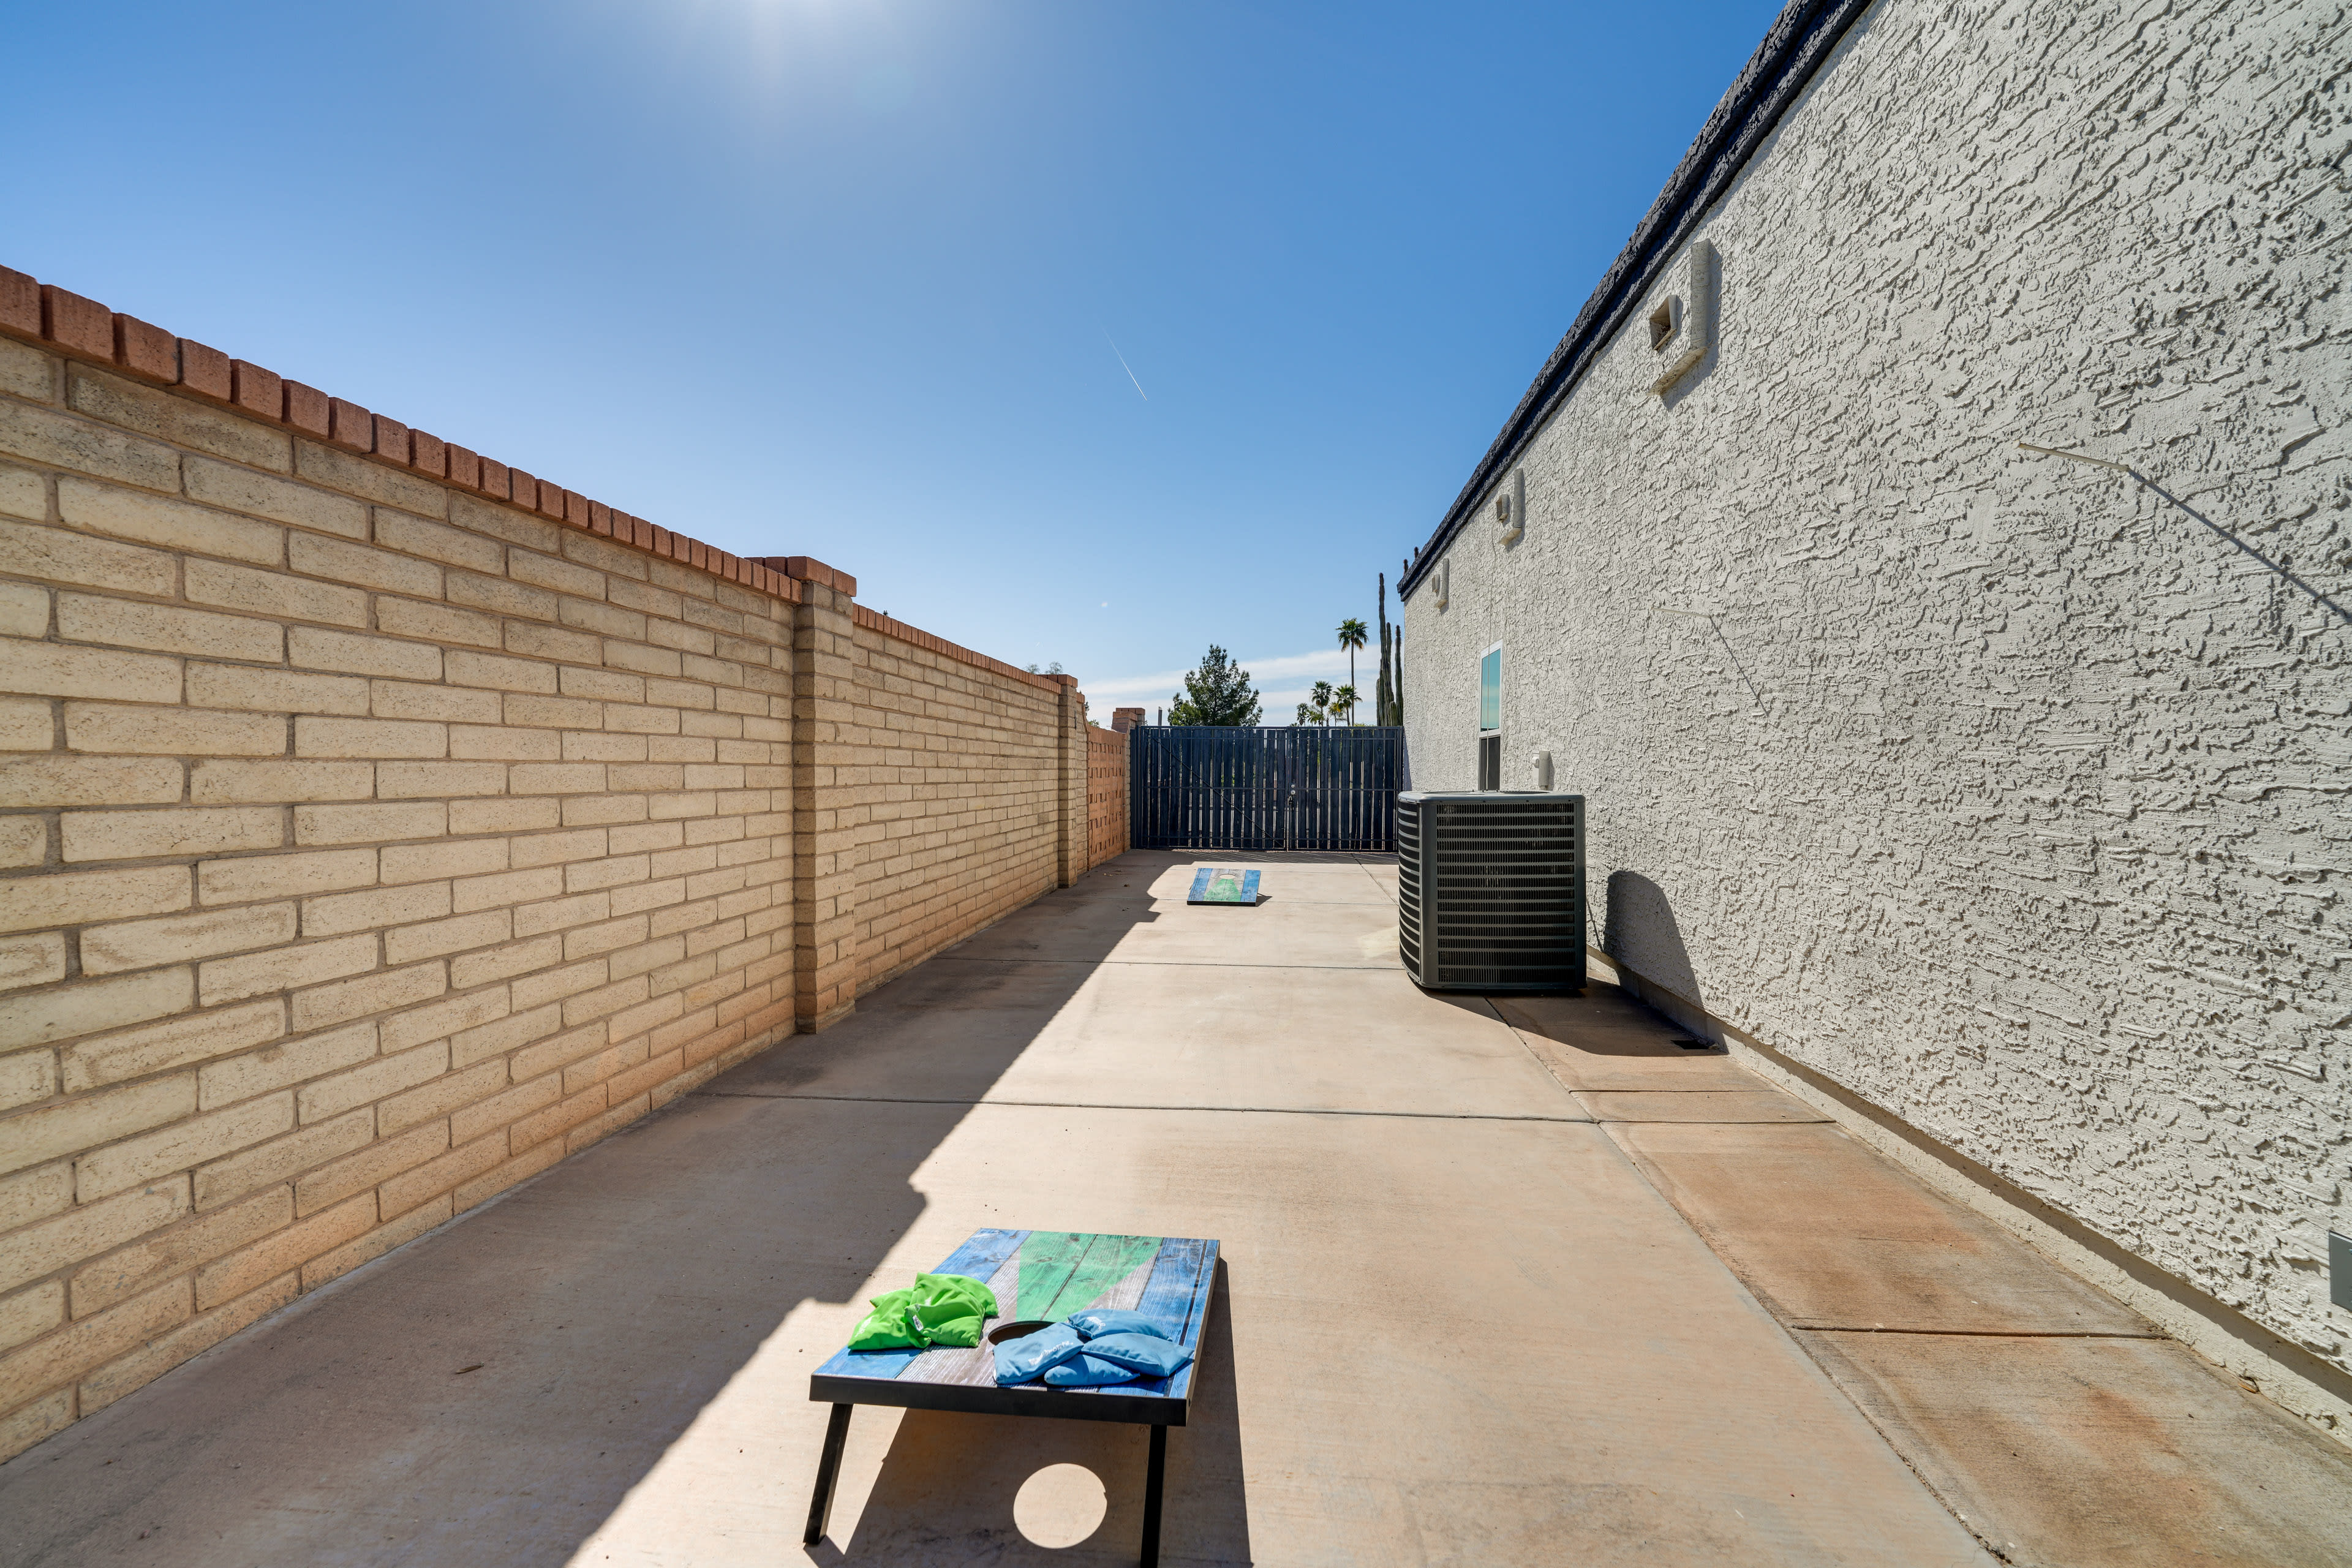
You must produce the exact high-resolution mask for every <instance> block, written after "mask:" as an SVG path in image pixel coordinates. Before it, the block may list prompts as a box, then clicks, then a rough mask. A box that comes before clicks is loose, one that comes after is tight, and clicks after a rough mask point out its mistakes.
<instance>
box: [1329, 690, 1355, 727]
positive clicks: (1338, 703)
mask: <svg viewBox="0 0 2352 1568" xmlns="http://www.w3.org/2000/svg"><path fill="white" fill-rule="evenodd" d="M1358 701H1360V698H1359V697H1358V696H1357V695H1356V689H1355V688H1354V687H1352V686H1343V687H1341V688H1339V690H1337V691H1334V692H1333V693H1331V711H1333V712H1334V713H1338V714H1341V715H1344V716H1345V718H1346V721H1348V722H1349V723H1350V724H1352V723H1354V722H1355V721H1356V704H1357V702H1358Z"/></svg>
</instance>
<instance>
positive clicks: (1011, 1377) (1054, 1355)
mask: <svg viewBox="0 0 2352 1568" xmlns="http://www.w3.org/2000/svg"><path fill="white" fill-rule="evenodd" d="M1085 1348H1086V1342H1085V1341H1084V1340H1082V1339H1080V1338H1078V1331H1077V1330H1076V1329H1074V1328H1072V1327H1070V1326H1069V1325H1068V1324H1067V1323H1052V1324H1048V1325H1047V1326H1046V1327H1045V1328H1042V1329H1040V1330H1038V1331H1036V1332H1035V1333H1034V1334H1024V1335H1023V1336H1022V1337H1021V1338H1019V1339H1017V1340H1006V1341H1005V1342H1003V1343H1002V1344H996V1345H991V1346H989V1349H991V1350H992V1351H994V1352H996V1385H997V1386H998V1387H999V1388H1009V1387H1011V1386H1012V1385H1013V1384H1016V1383H1034V1382H1036V1381H1037V1377H1038V1374H1039V1373H1043V1372H1045V1370H1046V1369H1047V1368H1048V1367H1053V1366H1057V1365H1059V1364H1060V1363H1063V1362H1066V1361H1067V1360H1069V1358H1070V1357H1072V1356H1074V1355H1076V1354H1077V1353H1078V1352H1080V1351H1081V1350H1083V1349H1085Z"/></svg>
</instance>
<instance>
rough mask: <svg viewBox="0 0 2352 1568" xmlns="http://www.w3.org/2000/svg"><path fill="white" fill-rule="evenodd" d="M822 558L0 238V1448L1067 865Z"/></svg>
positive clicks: (1051, 809)
mask: <svg viewBox="0 0 2352 1568" xmlns="http://www.w3.org/2000/svg"><path fill="white" fill-rule="evenodd" d="M109 329H111V330H109ZM12 334H13V335H12ZM142 378H143V379H144V381H146V382H152V383H156V384H142ZM855 594H856V579H855V578H852V577H850V576H849V575H848V574H845V573H841V572H838V571H835V570H834V569H833V568H830V567H827V566H825V565H824V564H823V563H817V562H812V561H810V560H808V559H807V558H806V557H801V556H793V557H772V558H767V559H765V560H761V561H751V560H745V559H741V558H739V557H736V556H733V555H730V554H728V553H727V552H723V551H719V550H716V549H714V548H712V547H710V546H709V545H707V544H704V543H702V542H699V541H697V540H693V539H690V538H688V537H687V536H685V535H683V534H677V533H673V532H671V531H668V530H667V529H664V528H660V527H657V526H656V525H654V524H651V523H648V522H646V521H645V520H643V519H641V518H635V517H631V516H629V515H627V514H625V513H622V512H618V511H615V510H612V509H611V508H609V507H606V506H604V504H603V503H601V502H596V501H592V500H587V499H585V498H583V497H582V496H580V495H579V494H577V493H575V492H573V491H570V490H566V489H560V488H558V487H556V486H554V485H552V484H551V483H549V482H548V481H546V480H542V479H535V478H534V477H533V476H531V475H530V474H527V473H525V472H523V471H522V470H520V469H515V468H509V466H508V465H505V464H502V463H498V462H494V461H492V460H490V459H488V458H480V457H478V456H477V455H476V454H474V453H473V452H471V451H470V450H468V449H467V448H465V447H458V446H456V445H454V444H451V443H445V442H443V441H441V440H440V439H439V438H437V437H432V436H428V435H426V434H425V433H424V432H422V431H412V430H411V429H410V428H409V427H408V426H404V425H402V424H400V423H399V422H397V421H394V420H390V419H387V418H385V417H383V416H376V415H371V414H370V413H369V411H367V410H365V409H362V408H359V407H358V406H357V405H352V404H348V403H345V402H343V401H342V400H341V399H332V398H329V397H327V396H326V395H324V394H322V393H319V392H317V391H315V390H314V389H311V388H309V387H305V386H302V385H301V384H299V383H295V382H290V381H285V380H283V379H282V378H280V377H278V376H275V375H273V374H270V373H268V372H267V371H263V370H260V369H259V368H258V367H256V366H253V365H249V364H247V363H245V362H243V361H232V360H230V359H228V358H227V356H226V355H223V354H220V353H216V352H215V351H214V350H211V349H208V348H206V347H205V346H204V345H202V344H197V343H194V342H186V341H184V340H178V339H173V338H171V337H170V336H169V335H168V334H163V333H160V332H159V331H157V330H155V329H153V328H150V327H147V326H145V325H144V324H143V323H140V322H135V321H131V319H130V318H128V317H119V316H112V315H110V313H109V312H107V311H106V310H105V309H104V307H102V306H98V305H96V304H94V303H92V302H91V301H88V300H79V299H78V298H77V297H75V296H72V295H69V294H66V293H64V292H63V291H61V290H57V289H37V288H36V287H35V286H34V285H33V283H32V281H31V280H30V279H26V278H24V277H23V276H22V275H21V274H16V273H12V272H9V271H7V270H6V269H5V268H0V1458H5V1457H6V1456H7V1455H8V1454H12V1453H15V1452H16V1451H18V1450H20V1449H22V1448H24V1447H26V1446H28V1445H30V1444H32V1443H34V1442H37V1441H38V1440H39V1439H40V1438H41V1437H43V1436H47V1434H48V1433H50V1432H53V1431H55V1430H57V1429H58V1427H59V1426H63V1425H65V1424H67V1423H68V1422H69V1421H71V1420H73V1419H75V1418H76V1417H78V1416H79V1415H86V1414H88V1413H89V1412H90V1411H92V1410H95V1409H97V1408H99V1407H100V1405H105V1404H106V1403H108V1402H110V1401H111V1400H113V1399H116V1398H119V1397H121V1395H123V1394H127V1393H130V1392H131V1390H133V1389H135V1388H137V1387H138V1386H139V1385H140V1384H142V1383H145V1382H146V1381H148V1380H149V1379H152V1378H153V1377H155V1376H157V1375H159V1374H160V1373H163V1372H166V1371H168V1370H170V1368H171V1367H173V1365H175V1364H177V1363H179V1362H181V1361H184V1360H185V1359H186V1358H187V1357H189V1356H191V1355H194V1354H195V1353H196V1352H199V1351H201V1350H203V1349H204V1348H205V1346H207V1345H209V1344H212V1343H214V1342H217V1341H219V1340H220V1339H222V1338H224V1337H226V1335H228V1334H230V1333H233V1332H235V1331H236V1330H238V1329H239V1328H242V1327H243V1326H245V1325H246V1324H247V1323H249V1322H251V1321H254V1320H255V1319H257V1318H258V1317H260V1316H261V1315H262V1314H264V1313H266V1312H268V1311H269V1310H273V1309H274V1308H277V1307H278V1306H281V1305H283V1304H285V1303H286V1302H288V1301H289V1300H293V1299H294V1298H295V1297H297V1296H299V1294H300V1293H301V1292H303V1291H305V1290H308V1289H313V1288H315V1287H316V1286H318V1285H320V1284H321V1283H323V1282H325V1281H326V1280H329V1279H334V1278H336V1277H337V1276H339V1275H341V1274H342V1273H344V1272H346V1271H348V1270H349V1269H351V1268H355V1267H357V1266H358V1265H359V1264H361V1263H362V1262H365V1261H366V1260H368V1259H369V1258H374V1257H377V1256H380V1255H381V1254H383V1252H385V1251H387V1250H389V1249H390V1248H392V1247H395V1246H398V1245H399V1244H401V1243H403V1242H405V1241H408V1240H410V1239H413V1238H414V1237H416V1236H419V1235H421V1234H423V1233H424V1232H425V1231H426V1230H428V1229H430V1228H431V1227H432V1226H435V1225H436V1224H438V1223H439V1222H441V1221H442V1220H445V1219H446V1218H448V1217H450V1216H451V1215H454V1214H456V1213H457V1212H459V1211H462V1210H463V1209H465V1208H467V1207H468V1206H469V1205H474V1204H477V1203H479V1202H481V1201H483V1200H484V1199H486V1198H488V1197H489V1196H491V1195H493V1194H496V1193H498V1192H499V1191H501V1190H503V1189H505V1188H506V1187H508V1186H509V1185H511V1184H513V1183H515V1182H517V1181H520V1180H521V1179H523V1178H524V1177H526V1176H529V1175H531V1174H533V1173H537V1172H539V1171H541V1170H544V1169H545V1168H547V1167H548V1166H550V1165H551V1164H553V1163H555V1162H556V1161H558V1160H560V1159H562V1157H563V1156H564V1155H565V1154H566V1153H568V1152H572V1151H574V1150H577V1149H579V1148H582V1147H583V1146H584V1145H586V1144H588V1143H591V1142H594V1141H595V1140H596V1139H598V1138H601V1137H603V1136H604V1134H606V1133H607V1132H610V1131H614V1129H615V1128H618V1127H620V1126H623V1125H625V1123H627V1122H628V1121H631V1120H632V1119H634V1118H635V1117H637V1116H640V1115H642V1114H644V1113H645V1112H646V1110H650V1109H652V1108H653V1107H655V1106H657V1105H660V1104H662V1103H663V1102H665V1101H666V1100H669V1099H671V1098H673V1097H675V1096H676V1095H677V1094H679V1093H681V1092H683V1091H684V1090H686V1089H688V1088H690V1087H692V1086H693V1085H694V1084H696V1083H698V1082H699V1081H701V1080H702V1079H706V1078H708V1077H709V1076H710V1075H711V1074H713V1073H715V1072H717V1071H719V1070H720V1069H721V1068H725V1067H727V1066H729V1065H730V1064H732V1063H733V1062H735V1061H738V1060H740V1059H741V1058H744V1057H746V1056H748V1055H750V1054H751V1053H752V1052H754V1051H757V1050H760V1049H761V1048H763V1047H766V1046H769V1045H771V1044H773V1043H774V1042H775V1041H776V1040H778V1039H779V1038H781V1037H784V1036H786V1035H789V1034H790V1033H792V1032H793V1030H794V1029H796V1028H797V1029H801V1030H812V1029H816V1028H820V1027H823V1026H824V1025H825V1024H827V1023H830V1022H831V1021H833V1020H834V1019H835V1018H836V1017H838V1016H841V1015H842V1014H844V1013H845V1012H847V1011H848V1010H849V1009H850V1008H852V1007H853V1006H854V1005H855V999H856V994H858V993H859V992H860V991H862V990H866V989H870V988H871V987H872V986H873V985H875V984H880V983H881V982H882V981H883V980H885V979H887V978H888V977H889V976H890V975H893V974H896V973H899V972H901V971H903V970H904V969H906V968H907V967H908V966H909V965H910V964H912V963H917V962H919V960H920V959H921V958H923V957H924V956H926V955H928V954H929V953H930V952H936V951H937V950H938V949H939V948H940V947H942V946H945V945H947V944H948V943H950V942H954V941H956V940H958V939H960V938H961V937H962V936H964V935H966V934H968V933H970V932H971V931H974V930H977V929H979V928H980V927H981V926H983V925H986V924H988V923H989V922H991V921H995V920H997V919H999V918H1001V917H1002V916H1003V915H1004V914H1006V913H1008V912H1009V911H1010V910H1013V909H1014V908H1017V907H1018V906H1019V905H1020V904H1022V903H1024V902H1025V901H1026V900H1029V899H1032V898H1034V897H1035V896H1036V895H1037V894H1039V893H1041V892H1043V891H1045V890H1046V889H1050V888H1052V887H1053V886H1055V882H1056V881H1057V879H1058V880H1062V881H1066V880H1068V879H1069V862H1070V860H1071V858H1072V846H1073V844H1074V843H1079V844H1082V843H1084V842H1085V841H1086V840H1085V838H1084V837H1083V834H1084V832H1085V831H1086V830H1085V828H1084V827H1083V826H1081V819H1082V818H1083V816H1084V815H1085V795H1086V787H1087V744H1086V742H1085V741H1083V740H1081V739H1079V738H1077V734H1076V733H1075V732H1074V729H1073V727H1074V726H1076V725H1083V723H1084V712H1085V701H1084V699H1083V698H1081V697H1079V696H1078V694H1077V693H1076V690H1075V689H1072V688H1071V686H1070V684H1069V681H1068V679H1067V678H1066V677H1042V676H1036V675H1032V674H1029V673H1026V672H1024V671H1022V670H1018V669H1015V668H1013V667H1012V666H1010V665H1008V664H1005V663H1003V662H1002V661H1001V660H997V659H993V658H988V657H987V656H985V655H982V654H979V653H975V652H973V651H972V650H971V649H969V648H963V647H957V646H956V645H954V644H952V643H949V642H947V641H945V640H944V639H942V638H940V637H935V636H933V635H932V634H930V633H928V632H925V631H922V630H920V629H919V628H916V627H912V626H903V625H901V624H899V623H898V622H896V621H892V620H890V619H888V618H887V617H886V616H877V615H876V614H874V613H873V612H871V611H868V610H866V609H864V608H863V607H861V606H859V605H856V603H855V602H854V597H853V595H855Z"/></svg>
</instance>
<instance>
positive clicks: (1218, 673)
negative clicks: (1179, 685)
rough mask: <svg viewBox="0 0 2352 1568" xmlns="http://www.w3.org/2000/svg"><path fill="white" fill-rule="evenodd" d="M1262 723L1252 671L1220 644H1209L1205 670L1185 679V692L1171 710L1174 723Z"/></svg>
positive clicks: (1204, 662)
mask: <svg viewBox="0 0 2352 1568" xmlns="http://www.w3.org/2000/svg"><path fill="white" fill-rule="evenodd" d="M1168 721H1169V722H1170V723H1171V724H1217V725H1223V726H1225V727H1226V728H1229V729H1230V728H1235V727H1238V726H1242V725H1248V724H1255V723H1256V722H1257V721H1258V700H1257V691H1256V689H1255V688H1253V687H1252V686H1251V685H1250V674H1249V671H1248V670H1246V669H1244V668H1242V667H1241V666H1240V665H1237V664H1235V663H1234V661H1233V656H1232V655H1230V654H1228V653H1226V652H1225V650H1224V649H1223V648H1221V647H1218V646H1217V645H1216V644H1214V643H1211V644H1210V645H1209V652H1208V655H1207V657H1205V658H1202V660H1201V668H1198V669H1196V670H1194V671H1192V674H1190V675H1188V676H1186V677H1185V678H1184V689H1183V690H1182V691H1181V692H1180V693H1178V694H1177V697H1176V705H1175V706H1174V707H1173V708H1171V709H1170V710H1168Z"/></svg>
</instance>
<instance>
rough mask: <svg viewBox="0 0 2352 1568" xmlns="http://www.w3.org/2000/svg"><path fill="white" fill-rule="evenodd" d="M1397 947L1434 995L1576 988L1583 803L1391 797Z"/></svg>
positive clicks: (1481, 796) (1580, 957)
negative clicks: (1393, 805)
mask: <svg viewBox="0 0 2352 1568" xmlns="http://www.w3.org/2000/svg"><path fill="white" fill-rule="evenodd" d="M1396 841H1397V889H1398V905H1399V909H1398V921H1397V936H1398V941H1397V945H1398V950H1399V952H1401V953H1402V956H1403V959H1404V964H1405V969H1406V971H1407V973H1410V974H1411V975H1412V978H1413V980H1414V982H1415V983H1416V984H1420V985H1423V986H1425V987H1427V988H1429V989H1431V990H1433V991H1459V990H1484V991H1573V990H1579V989H1581V988H1582V986H1583V984H1584V951H1585V950H1584V927H1585V918H1584V797H1583V796H1582V795H1549V794H1528V795H1513V794H1506V793H1502V792H1499V791H1481V792H1478V793H1475V794H1466V793H1465V794H1438V793H1434V792H1423V791H1407V792H1406V793H1404V794H1402V795H1399V796H1398V797H1397V826H1396Z"/></svg>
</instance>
